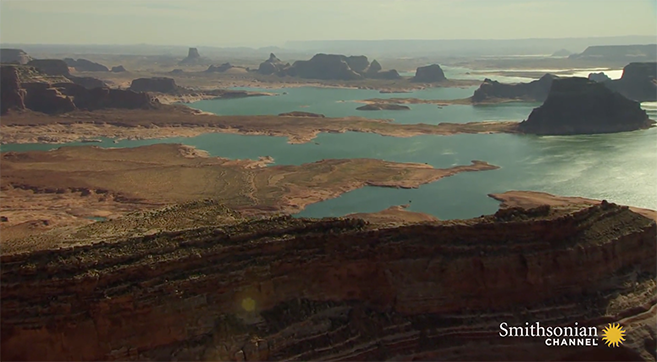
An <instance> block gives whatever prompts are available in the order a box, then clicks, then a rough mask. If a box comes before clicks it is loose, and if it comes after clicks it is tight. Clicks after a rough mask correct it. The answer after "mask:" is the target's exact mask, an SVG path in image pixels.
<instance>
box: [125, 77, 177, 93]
mask: <svg viewBox="0 0 657 362" xmlns="http://www.w3.org/2000/svg"><path fill="white" fill-rule="evenodd" d="M129 89H130V90H132V91H135V92H158V93H172V92H176V91H179V90H180V87H178V86H177V85H176V81H175V80H173V78H167V77H153V78H137V79H134V80H133V81H132V83H131V84H130V88H129Z"/></svg>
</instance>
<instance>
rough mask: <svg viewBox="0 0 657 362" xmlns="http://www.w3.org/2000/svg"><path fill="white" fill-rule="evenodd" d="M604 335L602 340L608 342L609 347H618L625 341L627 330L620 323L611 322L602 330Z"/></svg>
mask: <svg viewBox="0 0 657 362" xmlns="http://www.w3.org/2000/svg"><path fill="white" fill-rule="evenodd" d="M602 336H603V337H602V340H603V341H604V342H605V343H606V344H607V347H618V346H619V345H621V344H623V342H624V341H625V330H624V329H623V327H621V326H620V325H619V324H618V323H609V325H608V326H607V327H605V329H603V330H602Z"/></svg>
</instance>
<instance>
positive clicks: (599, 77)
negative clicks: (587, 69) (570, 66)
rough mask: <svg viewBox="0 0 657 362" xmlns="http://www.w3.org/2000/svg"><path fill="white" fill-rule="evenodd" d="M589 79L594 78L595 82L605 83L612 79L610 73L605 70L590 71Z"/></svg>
mask: <svg viewBox="0 0 657 362" xmlns="http://www.w3.org/2000/svg"><path fill="white" fill-rule="evenodd" d="M588 78H589V80H592V81H594V82H598V83H603V82H608V81H610V80H611V78H609V76H608V75H606V74H605V72H599V73H589V76H588Z"/></svg>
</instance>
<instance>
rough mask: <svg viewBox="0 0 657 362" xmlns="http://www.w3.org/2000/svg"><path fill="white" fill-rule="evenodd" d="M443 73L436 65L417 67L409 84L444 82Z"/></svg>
mask: <svg viewBox="0 0 657 362" xmlns="http://www.w3.org/2000/svg"><path fill="white" fill-rule="evenodd" d="M446 79H447V78H445V73H443V70H442V68H440V65H438V64H431V65H427V66H426V67H419V68H417V70H416V71H415V77H413V78H411V82H419V83H434V82H442V81H444V80H446Z"/></svg>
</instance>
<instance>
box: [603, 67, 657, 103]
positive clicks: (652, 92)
mask: <svg viewBox="0 0 657 362" xmlns="http://www.w3.org/2000/svg"><path fill="white" fill-rule="evenodd" d="M605 84H606V85H607V87H609V88H610V89H612V90H614V91H616V92H618V93H620V94H622V95H624V96H625V97H626V98H629V99H632V100H635V101H637V102H651V101H657V63H630V64H628V65H627V66H625V68H623V76H622V77H621V78H620V79H618V80H612V81H609V82H607V83H605Z"/></svg>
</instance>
